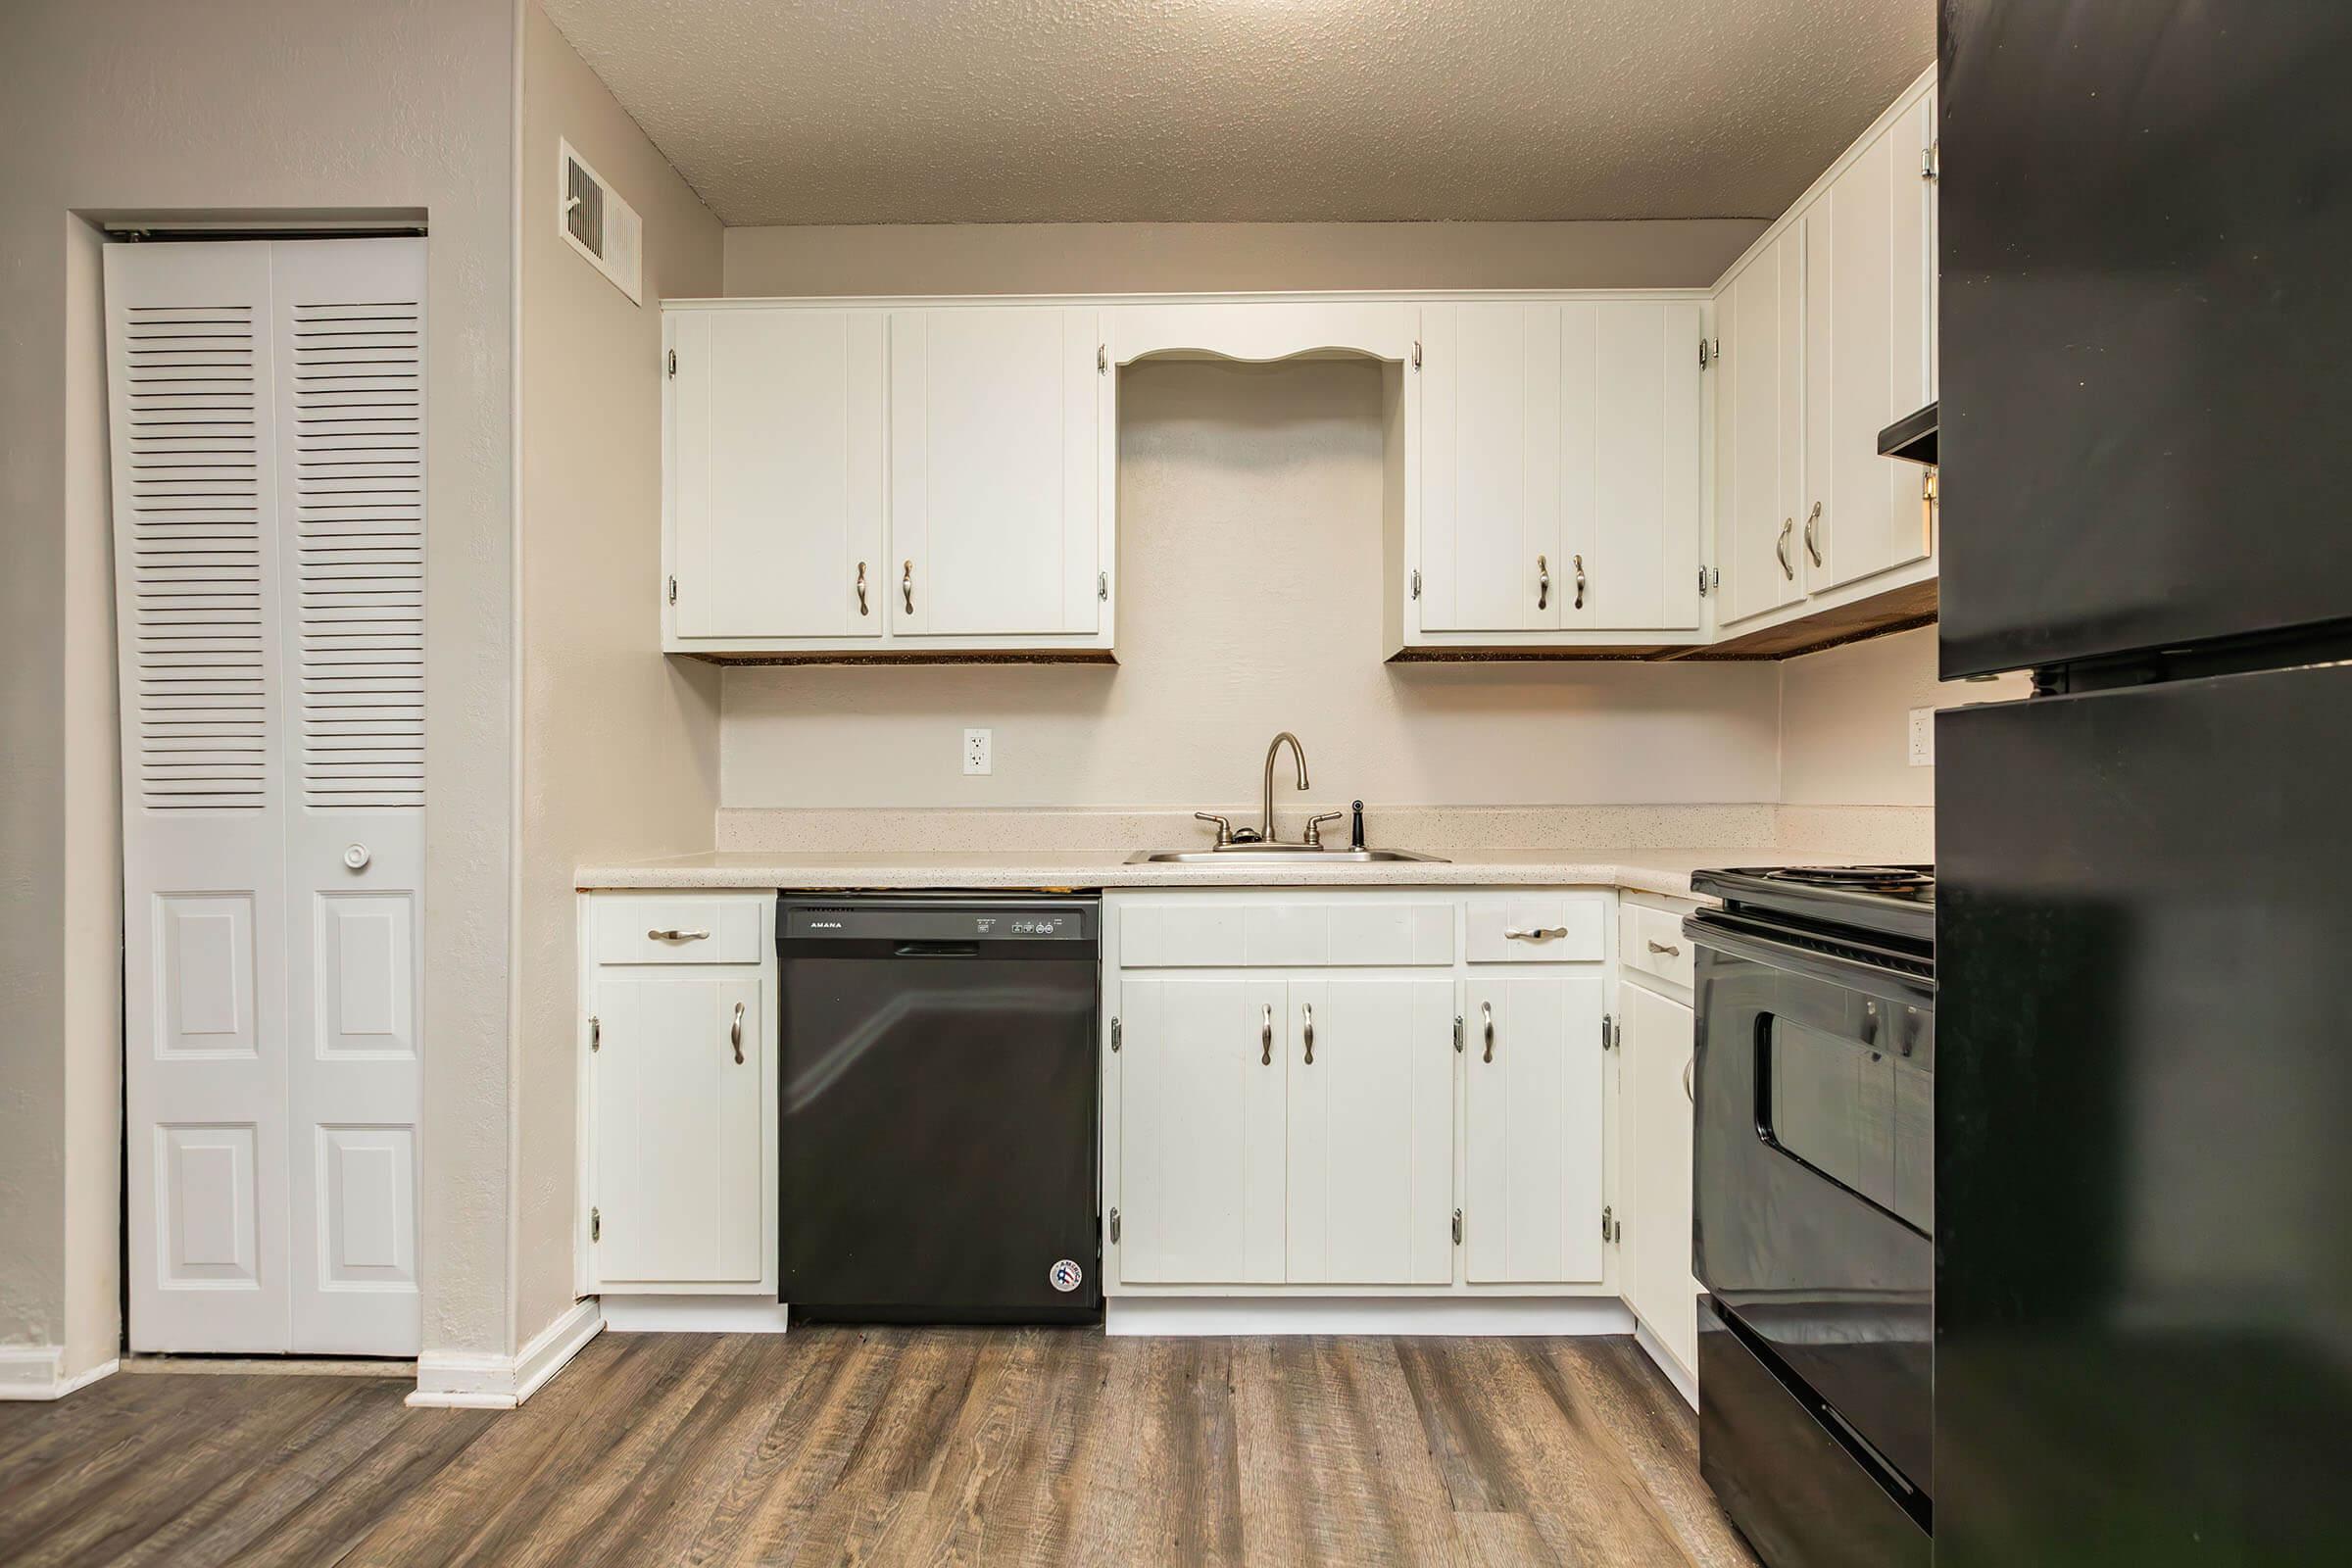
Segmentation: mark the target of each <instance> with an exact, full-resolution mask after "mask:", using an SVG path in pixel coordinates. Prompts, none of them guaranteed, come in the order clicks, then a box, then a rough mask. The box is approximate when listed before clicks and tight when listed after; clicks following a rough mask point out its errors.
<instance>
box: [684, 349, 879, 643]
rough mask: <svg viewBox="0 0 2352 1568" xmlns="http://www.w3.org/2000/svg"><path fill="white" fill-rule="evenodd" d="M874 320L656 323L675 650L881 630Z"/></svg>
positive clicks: (858, 635) (853, 635)
mask: <svg viewBox="0 0 2352 1568" xmlns="http://www.w3.org/2000/svg"><path fill="white" fill-rule="evenodd" d="M887 325H888V318H887V316H886V314H885V313H884V312H881V311H825V310H793V309H783V308H779V309H775V310H749V311H729V312H710V311H703V312H685V313H680V314H676V315H673V316H671V317H670V319H669V321H668V328H669V330H668V333H667V336H668V338H669V352H670V353H671V354H673V355H674V356H675V357H676V358H675V361H674V364H675V367H676V368H675V369H674V371H672V372H671V374H670V399H669V405H670V419H669V432H668V435H669V448H670V461H669V479H668V482H669V487H670V494H669V507H670V516H671V541H672V543H671V556H670V576H671V577H672V578H673V579H674V581H675V583H676V588H675V591H674V596H673V597H671V598H670V600H669V602H670V604H671V606H672V611H671V628H672V632H673V636H674V637H675V638H676V639H677V640H678V641H680V642H692V643H701V642H725V641H727V640H729V639H734V638H760V637H823V638H874V637H879V636H881V635H882V627H883V605H882V575H883V573H884V571H885V569H886V567H885V563H884V560H883V553H882V552H883V543H882V509H883V483H884V454H883V437H884V432H885V429H886V420H885V415H884V408H883V395H884V377H885V375H886V373H887V371H888V368H889V362H888V356H887V352H886V348H885V332H886V329H887Z"/></svg>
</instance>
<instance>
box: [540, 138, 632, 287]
mask: <svg viewBox="0 0 2352 1568" xmlns="http://www.w3.org/2000/svg"><path fill="white" fill-rule="evenodd" d="M556 224H557V227H558V229H559V231H560V232H561V233H562V234H563V236H564V242H565V243H566V244H568V245H569V246H570V247H571V248H572V249H573V250H575V251H578V252H579V253H580V255H582V256H583V257H585V258H587V261H588V265H589V266H591V267H593V268H595V269H596V270H598V271H600V272H602V273H604V274H605V276H606V277H607V278H609V279H611V280H612V283H613V287H614V288H617V289H619V290H620V291H621V292H622V293H623V294H626V295H627V296H628V297H629V299H630V300H631V302H633V303H636V304H643V303H644V293H643V289H644V281H643V280H644V267H643V265H642V259H643V250H644V224H643V223H642V222H641V221H639V220H638V217H637V209H636V208H634V207H631V206H630V205H629V204H628V203H627V202H625V201H622V200H621V199H620V197H619V196H618V195H617V194H616V193H615V192H614V191H613V187H612V186H611V185H608V184H606V183H605V180H604V176H602V175H601V174H599V173H597V172H596V171H595V170H593V169H591V168H589V167H588V164H587V161H586V160H585V159H583V158H581V157H580V155H579V154H578V153H575V152H573V151H572V150H571V143H570V142H567V141H562V140H559V141H558V142H557V144H556Z"/></svg>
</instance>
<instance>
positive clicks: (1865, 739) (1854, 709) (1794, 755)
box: [1780, 626, 2030, 807]
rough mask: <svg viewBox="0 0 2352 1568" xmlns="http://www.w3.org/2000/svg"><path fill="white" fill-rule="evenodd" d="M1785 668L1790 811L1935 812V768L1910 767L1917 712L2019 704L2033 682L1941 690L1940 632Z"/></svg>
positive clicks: (1964, 684) (1944, 685)
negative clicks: (1938, 676)
mask: <svg viewBox="0 0 2352 1568" xmlns="http://www.w3.org/2000/svg"><path fill="white" fill-rule="evenodd" d="M1780 669H1781V801H1782V803H1783V804H1784V805H1787V806H1795V807H1811V806H1910V807H1931V806H1934V805H1935V804H1936V769H1935V768H1934V767H1933V766H1928V767H1914V766H1912V765H1911V762H1910V722H1911V710H1913V709H1915V708H1954V707H1958V706H1959V705H1961V704H1963V703H1999V702H2013V701H2015V700H2017V699H2018V698H2021V697H2024V696H2025V695H2026V694H2027V690H2028V687H2029V684H2030V683H2029V681H2028V679H2027V677H2026V676H2024V675H2003V676H2001V677H1999V678H1998V679H1996V680H1990V681H1938V680H1937V679H1936V629H1935V628H1934V627H1933V626H1927V627H1922V628H1921V629H1919V630H1917V631H1906V632H1898V633H1896V634H1895V635H1893V636H1891V637H1878V638H1874V639H1872V640H1871V641H1869V642H1862V643H1849V644H1847V645H1846V646H1845V647H1843V648H1830V649H1825V650H1823V651H1822V652H1821V653H1818V654H1807V655H1806V656H1805V657H1804V658H1802V659H1791V660H1789V662H1786V663H1784V664H1782V665H1781V666H1780Z"/></svg>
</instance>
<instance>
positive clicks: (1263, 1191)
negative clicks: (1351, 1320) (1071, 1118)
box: [1117, 978, 1289, 1285]
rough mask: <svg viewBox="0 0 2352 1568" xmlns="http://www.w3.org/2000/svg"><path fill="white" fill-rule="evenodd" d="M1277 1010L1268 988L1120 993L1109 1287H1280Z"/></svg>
mask: <svg viewBox="0 0 2352 1568" xmlns="http://www.w3.org/2000/svg"><path fill="white" fill-rule="evenodd" d="M1288 1012H1289V1005H1288V999H1287V998H1286V996H1285V995H1284V990H1283V986H1282V984H1281V982H1279V981H1241V980H1205V979H1189V978H1186V979H1165V980H1162V979H1152V980H1136V979H1127V980H1122V981H1121V982H1120V985H1119V1021H1120V1033H1121V1039H1120V1049H1119V1056H1118V1075H1119V1076H1118V1082H1119V1091H1118V1093H1119V1103H1118V1116H1119V1172H1118V1175H1119V1198H1118V1207H1119V1216H1120V1238H1119V1241H1118V1243H1117V1246H1118V1249H1119V1278H1120V1279H1122V1280H1125V1281H1128V1282H1132V1283H1139V1284H1155V1285H1156V1284H1171V1285H1176V1284H1182V1285H1242V1284H1252V1285H1272V1284H1279V1283H1280V1282H1281V1280H1282V1278H1283V1269H1284V1253H1283V1219H1284V1216H1283V1188H1284V1175H1283V1161H1284V1138H1285V1134H1284V1102H1285V1099H1286V1089H1287V1084H1288V1076H1289V1068H1288V1064H1287V1056H1286V1044H1287V1041H1288V1038H1289V1034H1288V1028H1289V1017H1288Z"/></svg>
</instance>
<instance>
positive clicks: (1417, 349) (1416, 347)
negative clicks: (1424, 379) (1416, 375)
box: [1413, 338, 1421, 370]
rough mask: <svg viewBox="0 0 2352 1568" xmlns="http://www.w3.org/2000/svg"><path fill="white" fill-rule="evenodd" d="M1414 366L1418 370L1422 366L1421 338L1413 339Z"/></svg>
mask: <svg viewBox="0 0 2352 1568" xmlns="http://www.w3.org/2000/svg"><path fill="white" fill-rule="evenodd" d="M1413 368H1414V369H1416V370H1418V369H1419V368H1421V340H1420V339H1419V338H1415V339H1413Z"/></svg>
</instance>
